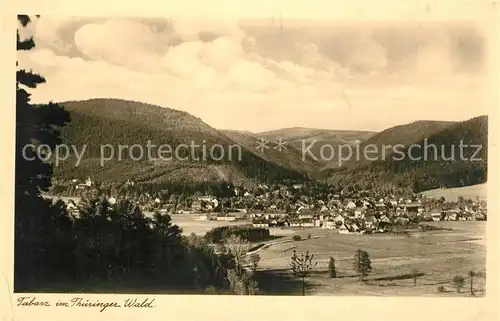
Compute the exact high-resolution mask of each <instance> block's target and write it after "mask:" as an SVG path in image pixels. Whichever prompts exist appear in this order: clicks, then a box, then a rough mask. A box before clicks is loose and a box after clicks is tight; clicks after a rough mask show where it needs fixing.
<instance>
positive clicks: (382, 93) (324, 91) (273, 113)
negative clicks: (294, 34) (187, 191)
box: [19, 19, 481, 130]
mask: <svg viewBox="0 0 500 321" xmlns="http://www.w3.org/2000/svg"><path fill="white" fill-rule="evenodd" d="M42 20H48V21H47V22H44V24H43V25H42V24H41V21H42ZM172 23H173V30H174V31H158V30H157V29H154V28H151V27H150V26H149V25H148V24H147V23H146V22H143V21H138V20H130V21H129V20H110V21H102V22H91V23H87V24H84V25H82V26H81V27H80V28H78V30H77V31H76V33H75V35H74V41H75V45H76V47H77V48H78V49H79V50H81V51H82V52H83V53H84V54H85V55H86V56H88V57H91V58H92V59H93V60H91V61H89V60H84V59H82V58H69V57H67V56H58V55H56V54H54V51H53V50H52V46H55V45H57V44H58V43H61V41H60V40H59V38H58V37H57V36H54V37H53V38H51V36H50V35H51V33H50V30H51V28H52V29H54V30H53V31H54V32H53V33H52V34H54V35H55V34H56V32H55V30H58V29H60V28H61V25H63V24H64V21H62V22H61V21H55V22H50V19H41V20H40V23H39V24H38V25H37V28H36V29H37V34H36V37H37V38H40V39H44V40H43V41H41V42H40V43H41V44H42V46H41V47H39V48H37V49H36V50H32V51H29V52H24V53H20V55H19V61H20V65H21V66H22V67H24V68H27V69H31V68H32V69H34V70H35V71H37V72H40V73H41V74H43V76H44V77H45V78H46V79H47V81H48V83H47V84H44V85H41V86H40V87H39V88H37V89H36V90H34V91H33V96H32V97H33V100H35V101H48V100H56V101H63V100H75V99H87V98H92V97H115V98H123V99H132V100H137V101H144V102H148V103H153V104H158V105H161V106H166V107H172V108H176V109H182V110H186V111H187V112H190V113H192V114H194V115H196V116H198V117H201V118H202V119H203V120H205V121H206V122H208V123H209V124H210V125H212V126H215V127H222V128H231V127H239V128H242V129H250V130H263V129H268V128H271V127H286V126H312V127H314V126H316V127H330V128H360V126H366V127H367V128H368V129H383V127H386V126H390V125H394V124H397V123H401V122H404V121H407V120H410V121H411V120H412V119H413V120H415V119H432V118H436V119H452V118H453V117H454V116H453V115H454V114H455V115H457V116H456V117H458V118H467V117H468V116H473V115H474V114H476V113H479V112H480V111H477V110H475V111H473V110H471V109H470V107H469V106H467V104H471V103H473V102H474V101H476V102H478V101H480V99H481V96H480V91H479V90H477V87H478V85H477V82H476V80H474V79H472V80H471V79H468V78H467V79H466V80H464V78H458V77H457V76H455V75H453V74H452V69H450V68H449V66H451V64H448V65H446V66H442V64H440V63H439V61H441V60H443V59H444V60H446V59H448V57H449V55H448V53H447V51H446V50H441V49H440V47H439V46H437V47H432V46H429V47H427V48H426V49H425V50H422V52H420V53H419V55H418V59H417V64H416V65H415V68H410V69H408V71H405V72H403V73H401V72H399V73H398V72H392V73H391V74H389V73H387V72H385V68H386V66H387V64H388V58H387V57H388V56H387V52H386V50H385V49H384V47H383V46H382V45H381V44H380V43H378V42H376V41H375V40H374V39H373V37H371V36H370V35H368V34H362V35H360V36H357V37H354V38H352V39H351V40H350V42H349V43H347V44H345V47H346V48H347V49H345V50H349V53H350V54H349V55H348V62H347V65H344V66H342V65H341V64H340V63H338V62H336V61H334V60H332V59H329V58H327V57H326V56H325V55H324V54H323V53H322V52H320V50H319V49H318V45H317V44H316V43H313V42H310V41H306V42H297V43H295V44H294V45H293V46H291V47H293V48H296V50H298V54H299V56H300V57H301V58H302V59H300V60H298V61H295V62H293V61H291V60H278V59H272V58H269V57H265V56H263V55H259V54H258V53H257V52H256V51H254V50H252V49H253V46H254V45H255V44H256V43H257V42H258V41H259V39H256V38H255V37H254V36H252V37H249V36H248V35H246V34H245V33H244V32H243V31H242V29H241V28H239V26H238V24H237V23H236V22H234V21H222V22H219V23H208V22H200V21H189V20H186V21H184V20H176V19H174V20H173V22H172ZM41 26H43V27H41ZM203 33H205V34H206V33H211V34H212V35H216V36H217V37H216V38H215V39H212V40H211V41H207V40H206V39H205V40H201V39H200V37H199V35H200V34H203ZM175 38H177V39H182V42H181V43H179V44H176V45H169V41H170V40H172V39H175ZM47 43H48V44H50V45H47V46H45V47H43V44H47ZM243 44H245V46H243ZM349 68H354V69H356V68H358V69H362V70H366V74H363V73H361V74H359V73H352V72H350V69H349ZM434 70H440V71H441V72H435V71H434ZM432 71H434V72H433V77H432V78H433V79H426V78H425V73H426V72H432ZM430 83H432V86H430V85H428V84H430ZM471 86H476V87H471ZM466 88H476V89H475V90H467V89H466ZM343 91H344V92H346V93H347V96H348V99H349V102H350V105H351V106H352V107H351V108H352V109H349V103H348V102H347V101H346V99H345V97H344V94H343ZM479 104H480V103H479ZM241 115H244V116H241ZM381 118H383V120H381Z"/></svg>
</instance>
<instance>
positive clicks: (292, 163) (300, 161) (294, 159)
mask: <svg viewBox="0 0 500 321" xmlns="http://www.w3.org/2000/svg"><path fill="white" fill-rule="evenodd" d="M222 132H223V133H224V134H225V135H226V136H227V137H229V138H230V139H231V140H233V141H234V142H236V143H238V144H240V145H242V146H245V147H246V148H247V149H248V150H250V151H253V153H254V154H255V155H257V156H258V157H260V158H262V159H265V160H266V161H268V162H271V163H274V164H278V165H280V166H282V167H285V168H288V169H291V170H294V171H297V172H300V173H304V174H307V175H310V176H312V177H314V176H315V175H316V173H317V172H318V171H319V169H320V168H321V167H322V164H321V163H319V162H317V161H314V160H313V159H310V158H302V155H301V152H300V150H299V149H298V148H297V147H296V146H293V145H292V146H289V145H288V144H287V145H285V147H284V148H282V149H281V150H278V149H277V148H276V147H277V146H276V144H275V143H274V140H269V141H268V147H269V148H265V149H263V150H259V149H257V146H258V142H259V141H260V139H261V138H262V137H260V136H258V134H253V133H251V132H243V131H235V130H223V131H222Z"/></svg>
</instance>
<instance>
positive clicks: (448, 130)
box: [329, 116, 488, 192]
mask: <svg viewBox="0 0 500 321" xmlns="http://www.w3.org/2000/svg"><path fill="white" fill-rule="evenodd" d="M461 142H462V144H463V145H467V146H462V148H461V147H460V145H461ZM414 144H416V145H418V146H421V148H412V149H411V150H410V148H409V146H406V148H405V149H403V150H401V152H402V153H398V155H393V156H394V157H392V156H389V157H386V158H385V160H378V161H373V162H371V163H364V164H357V166H354V167H351V168H349V167H341V168H338V169H335V170H331V171H330V172H329V175H330V181H331V182H337V183H343V184H348V185H352V184H358V185H361V186H370V185H384V184H385V185H387V184H390V185H395V186H399V187H409V188H411V189H413V190H414V191H416V192H420V191H425V190H429V189H433V188H440V187H459V186H468V185H474V184H480V183H484V182H486V180H487V165H488V116H480V117H475V118H472V119H469V120H467V121H463V122H457V123H453V124H451V125H449V126H446V127H445V128H444V129H442V130H441V131H439V132H437V133H435V134H433V135H430V136H428V137H425V138H422V139H420V140H419V141H417V142H415V143H414ZM472 145H474V146H472ZM433 146H436V147H435V148H434V147H433ZM461 149H462V154H461V153H460V150H461ZM409 156H411V157H409Z"/></svg>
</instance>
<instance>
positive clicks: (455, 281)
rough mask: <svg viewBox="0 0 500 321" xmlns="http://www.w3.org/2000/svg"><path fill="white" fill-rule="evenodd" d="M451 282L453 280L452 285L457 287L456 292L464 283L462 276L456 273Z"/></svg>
mask: <svg viewBox="0 0 500 321" xmlns="http://www.w3.org/2000/svg"><path fill="white" fill-rule="evenodd" d="M452 282H453V285H454V286H455V288H456V289H457V292H458V293H460V290H461V289H462V287H463V286H464V284H465V279H464V277H463V276H461V275H457V276H455V277H454V278H453V280H452Z"/></svg>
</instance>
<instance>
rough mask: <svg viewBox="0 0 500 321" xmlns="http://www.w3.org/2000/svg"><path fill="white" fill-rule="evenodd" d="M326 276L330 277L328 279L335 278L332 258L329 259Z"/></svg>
mask: <svg viewBox="0 0 500 321" xmlns="http://www.w3.org/2000/svg"><path fill="white" fill-rule="evenodd" d="M328 274H329V275H330V278H336V277H337V271H336V269H335V259H334V258H333V257H332V256H331V257H330V262H328Z"/></svg>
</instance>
